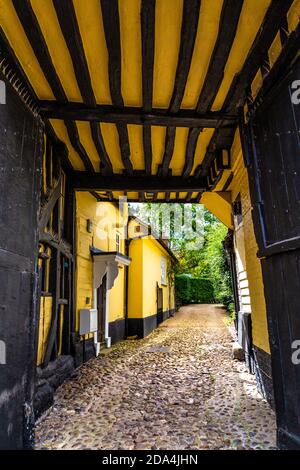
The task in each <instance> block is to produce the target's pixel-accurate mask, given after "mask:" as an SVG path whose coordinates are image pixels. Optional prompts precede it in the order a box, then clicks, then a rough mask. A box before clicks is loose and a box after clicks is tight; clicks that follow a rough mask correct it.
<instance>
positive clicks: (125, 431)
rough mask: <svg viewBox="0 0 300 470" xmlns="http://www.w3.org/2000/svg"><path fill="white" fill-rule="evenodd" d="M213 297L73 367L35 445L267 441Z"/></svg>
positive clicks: (263, 445)
mask: <svg viewBox="0 0 300 470" xmlns="http://www.w3.org/2000/svg"><path fill="white" fill-rule="evenodd" d="M226 319H227V317H226V314H225V313H224V311H223V309H222V308H221V307H219V306H212V305H193V306H188V307H184V308H181V309H180V311H179V312H178V313H177V314H176V316H175V317H174V318H170V319H168V320H167V321H166V322H164V323H163V324H162V325H160V327H159V328H158V329H157V330H156V331H154V332H153V333H152V334H151V335H150V336H148V337H147V338H145V339H143V340H138V341H123V342H121V343H119V344H117V345H115V346H114V347H113V348H112V349H111V351H110V352H109V354H105V355H101V356H99V357H98V358H95V359H92V360H91V361H89V362H88V363H86V364H84V365H83V366H81V367H80V368H79V369H77V370H76V372H75V373H74V376H73V377H72V378H71V379H70V380H69V381H67V382H66V383H65V384H63V385H62V386H61V387H60V388H59V389H58V391H57V393H56V398H55V403H54V405H53V407H52V408H51V409H50V410H48V412H47V413H46V414H45V415H44V416H43V417H42V418H41V419H40V421H39V423H38V425H37V430H36V448H38V449H39V448H41V449H107V450H109V449H163V450H168V449H272V448H274V447H275V437H276V436H275V417H274V413H273V412H272V410H271V409H270V407H269V405H268V404H267V403H266V401H265V400H264V399H263V398H262V397H261V395H260V394H259V393H258V392H257V389H256V386H255V379H254V377H253V376H251V375H250V374H248V373H247V371H246V368H245V366H244V363H241V362H238V361H235V360H233V359H232V358H231V349H232V341H233V340H232V335H231V333H230V329H229V328H228V327H227V326H226V324H227V322H226Z"/></svg>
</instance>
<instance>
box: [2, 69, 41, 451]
mask: <svg viewBox="0 0 300 470" xmlns="http://www.w3.org/2000/svg"><path fill="white" fill-rule="evenodd" d="M0 79H1V80H2V81H3V82H4V83H5V86H6V100H5V103H2V104H0V167H1V172H0V187H1V196H0V213H1V218H0V286H1V289H0V341H1V344H2V345H4V346H5V347H4V348H3V351H4V352H5V354H3V355H2V357H1V358H0V359H1V360H0V423H1V424H0V448H2V449H22V448H30V447H31V446H32V443H33V425H34V413H33V394H34V386H35V369H36V368H35V364H36V353H37V347H36V338H37V335H36V331H37V327H38V312H37V310H38V271H37V255H38V212H39V206H40V179H41V160H42V159H41V156H42V151H43V126H42V123H41V121H40V119H39V117H38V116H36V115H34V114H33V112H31V111H30V109H27V108H26V107H25V105H24V104H23V102H22V101H21V99H19V97H18V96H17V95H16V94H15V92H14V91H13V89H12V87H11V85H10V84H8V83H7V81H6V79H5V78H4V77H3V76H1V75H0Z"/></svg>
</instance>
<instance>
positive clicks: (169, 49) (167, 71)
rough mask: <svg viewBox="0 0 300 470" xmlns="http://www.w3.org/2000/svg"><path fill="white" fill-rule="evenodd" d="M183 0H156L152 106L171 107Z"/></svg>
mask: <svg viewBox="0 0 300 470" xmlns="http://www.w3.org/2000/svg"><path fill="white" fill-rule="evenodd" d="M182 7H183V0H157V1H156V11H155V22H156V24H155V54H154V74H153V107H159V108H168V107H169V103H170V100H171V97H172V93H173V88H174V79H175V74H176V68H177V60H178V53H179V47H180V33H181V20H182Z"/></svg>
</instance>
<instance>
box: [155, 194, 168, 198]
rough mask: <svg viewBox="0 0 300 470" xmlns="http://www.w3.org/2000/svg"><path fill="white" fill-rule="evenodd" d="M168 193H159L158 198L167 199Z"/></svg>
mask: <svg viewBox="0 0 300 470" xmlns="http://www.w3.org/2000/svg"><path fill="white" fill-rule="evenodd" d="M165 195H166V193H157V199H165Z"/></svg>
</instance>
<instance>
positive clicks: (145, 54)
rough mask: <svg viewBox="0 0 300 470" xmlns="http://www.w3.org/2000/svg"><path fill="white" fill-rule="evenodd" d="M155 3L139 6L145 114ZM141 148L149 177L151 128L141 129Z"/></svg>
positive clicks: (148, 104) (150, 90)
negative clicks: (142, 148) (142, 147)
mask: <svg viewBox="0 0 300 470" xmlns="http://www.w3.org/2000/svg"><path fill="white" fill-rule="evenodd" d="M155 3H156V2H155V0H142V6H141V34H142V81H143V111H144V112H145V113H150V112H151V111H152V98H153V67H154V41H155ZM143 146H144V160H145V172H146V174H147V175H151V171H152V141H151V128H150V127H149V126H144V127H143Z"/></svg>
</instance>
